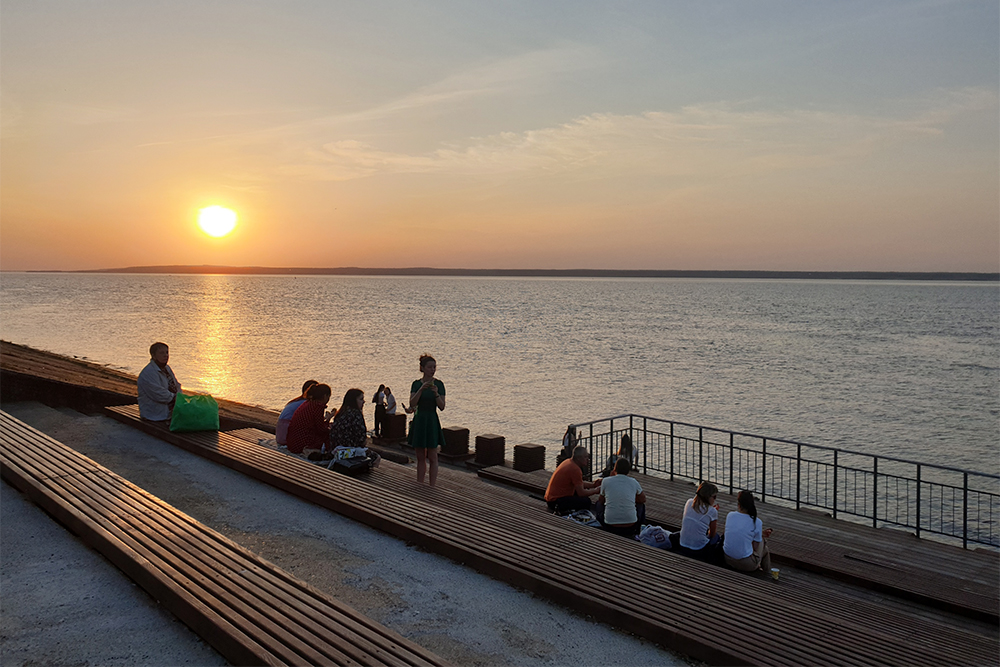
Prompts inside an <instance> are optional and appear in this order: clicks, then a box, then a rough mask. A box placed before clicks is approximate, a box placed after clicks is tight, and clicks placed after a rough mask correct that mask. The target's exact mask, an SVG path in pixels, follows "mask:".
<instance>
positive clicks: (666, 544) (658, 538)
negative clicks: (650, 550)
mask: <svg viewBox="0 0 1000 667" xmlns="http://www.w3.org/2000/svg"><path fill="white" fill-rule="evenodd" d="M639 541H640V542H642V543H643V544H646V545H648V546H651V547H654V548H656V549H670V533H668V532H667V531H665V530H663V529H662V528H660V527H659V526H643V527H642V532H640V533H639Z"/></svg>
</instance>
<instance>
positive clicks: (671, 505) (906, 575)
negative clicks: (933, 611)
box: [478, 466, 1000, 623]
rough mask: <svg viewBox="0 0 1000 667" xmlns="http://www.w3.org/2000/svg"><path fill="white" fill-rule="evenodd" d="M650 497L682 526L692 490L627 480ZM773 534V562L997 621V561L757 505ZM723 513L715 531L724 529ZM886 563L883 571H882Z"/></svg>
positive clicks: (493, 475) (523, 477) (495, 472)
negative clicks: (634, 483) (640, 487)
mask: <svg viewBox="0 0 1000 667" xmlns="http://www.w3.org/2000/svg"><path fill="white" fill-rule="evenodd" d="M478 474H479V475H480V476H481V477H483V478H485V479H489V480H492V481H496V482H500V483H504V484H509V485H511V486H515V487H516V488H520V489H524V490H527V491H531V492H534V493H544V491H545V486H546V485H547V483H548V477H549V474H550V473H542V472H533V473H522V472H519V471H516V470H511V469H509V468H505V467H500V466H493V467H490V468H484V469H483V470H480V471H479V473H478ZM633 476H634V477H636V478H637V479H638V480H639V481H640V484H641V485H642V487H643V490H644V491H646V493H647V497H649V498H650V499H651V501H650V502H647V504H646V517H647V519H648V520H649V521H650V522H651V523H656V524H659V525H662V526H664V527H666V528H668V529H670V530H678V529H679V528H680V522H681V514H682V509H683V507H684V503H685V502H686V500H687V499H688V498H689V497H691V495H693V492H694V485H692V484H690V483H688V482H672V481H670V480H667V479H661V478H657V477H652V476H648V475H633ZM719 500H720V504H721V505H723V506H724V507H728V508H735V506H736V498H735V496H731V495H728V494H723V493H721V492H720V495H719ZM758 511H759V512H760V513H761V516H762V518H764V519H765V521H766V522H767V524H768V525H769V526H771V527H773V528H775V534H774V536H773V537H772V538H771V539H770V540H769V541H768V548H769V550H770V552H771V558H772V560H773V561H774V562H775V563H779V564H780V563H786V564H791V565H795V566H797V567H801V568H803V569H806V570H810V571H813V572H817V573H820V574H824V575H829V576H835V577H837V578H839V579H841V580H844V581H848V582H851V583H854V584H858V585H862V586H866V587H869V588H872V589H874V590H879V591H883V592H887V593H891V594H894V595H897V596H900V597H904V598H906V599H910V600H915V601H917V602H922V603H925V604H935V605H938V606H941V607H943V608H946V609H949V610H950V611H955V612H957V613H961V614H965V615H968V616H971V617H973V618H979V619H982V620H986V621H989V622H994V623H995V622H1000V581H998V578H997V576H996V573H997V572H998V571H1000V557H998V555H997V554H996V553H991V552H982V551H971V550H965V549H960V548H957V547H954V546H951V545H947V544H941V543H938V542H934V541H931V540H918V539H916V538H914V537H912V536H910V535H907V534H901V533H900V532H899V531H894V530H891V529H885V528H883V529H874V528H871V527H869V526H862V525H858V524H855V523H852V522H848V521H838V520H835V519H832V518H829V517H825V516H822V515H818V514H815V513H811V512H797V511H796V510H794V509H790V508H787V507H782V506H780V505H775V504H761V505H760V506H759V507H758ZM724 515H725V511H723V513H722V516H720V519H719V524H720V525H719V529H720V530H721V531H723V532H724V531H725V516H724ZM887 565H889V566H887Z"/></svg>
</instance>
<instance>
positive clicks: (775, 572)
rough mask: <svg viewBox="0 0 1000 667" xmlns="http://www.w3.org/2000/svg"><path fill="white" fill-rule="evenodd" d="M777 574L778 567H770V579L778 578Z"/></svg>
mask: <svg viewBox="0 0 1000 667" xmlns="http://www.w3.org/2000/svg"><path fill="white" fill-rule="evenodd" d="M779 574H781V570H779V569H778V568H776V567H772V568H771V578H772V579H774V580H775V581H777V580H778V575H779Z"/></svg>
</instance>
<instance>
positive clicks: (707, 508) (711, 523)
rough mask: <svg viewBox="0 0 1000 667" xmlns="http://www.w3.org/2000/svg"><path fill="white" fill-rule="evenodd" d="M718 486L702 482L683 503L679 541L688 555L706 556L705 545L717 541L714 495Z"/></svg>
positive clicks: (716, 508)
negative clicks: (692, 496) (691, 496)
mask: <svg viewBox="0 0 1000 667" xmlns="http://www.w3.org/2000/svg"><path fill="white" fill-rule="evenodd" d="M718 494H719V489H718V487H716V486H715V484H712V483H711V482H702V483H701V484H699V485H698V490H697V491H695V494H694V498H692V499H690V500H688V501H687V502H686V503H685V504H684V519H683V520H682V522H681V537H680V543H681V548H682V550H685V551H687V552H688V555H689V556H694V557H696V558H699V557H707V556H708V550H706V549H705V547H708V546H710V545H711V546H714V545H716V544H717V543H718V542H719V534H718V532H716V528H717V526H718V522H719V506H718V505H717V504H716V497H717V496H718Z"/></svg>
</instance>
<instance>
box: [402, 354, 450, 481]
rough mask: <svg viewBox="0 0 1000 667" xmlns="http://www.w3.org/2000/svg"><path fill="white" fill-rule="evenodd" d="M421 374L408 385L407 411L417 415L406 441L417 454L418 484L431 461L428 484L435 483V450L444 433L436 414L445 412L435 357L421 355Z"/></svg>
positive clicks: (440, 444)
mask: <svg viewBox="0 0 1000 667" xmlns="http://www.w3.org/2000/svg"><path fill="white" fill-rule="evenodd" d="M420 371H421V373H423V377H422V378H420V379H419V380H414V381H413V384H412V385H411V386H410V408H411V409H415V410H416V411H417V415H416V416H415V417H414V418H413V423H412V424H410V435H409V442H410V446H411V447H413V449H414V450H415V451H416V453H417V481H418V482H420V483H421V484H423V483H424V475H425V474H426V472H427V468H428V465H427V463H428V461H429V462H430V485H431V486H434V485H435V484H437V476H438V450H437V448H438V447H440V446H442V445H444V433H443V432H442V431H441V421H440V420H439V419H438V415H437V411H438V410H444V383H443V382H441V380H438V379H436V378H435V377H434V373H435V372H437V362H436V361H435V360H434V357H432V356H430V355H429V354H424V355H422V356H421V357H420Z"/></svg>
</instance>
